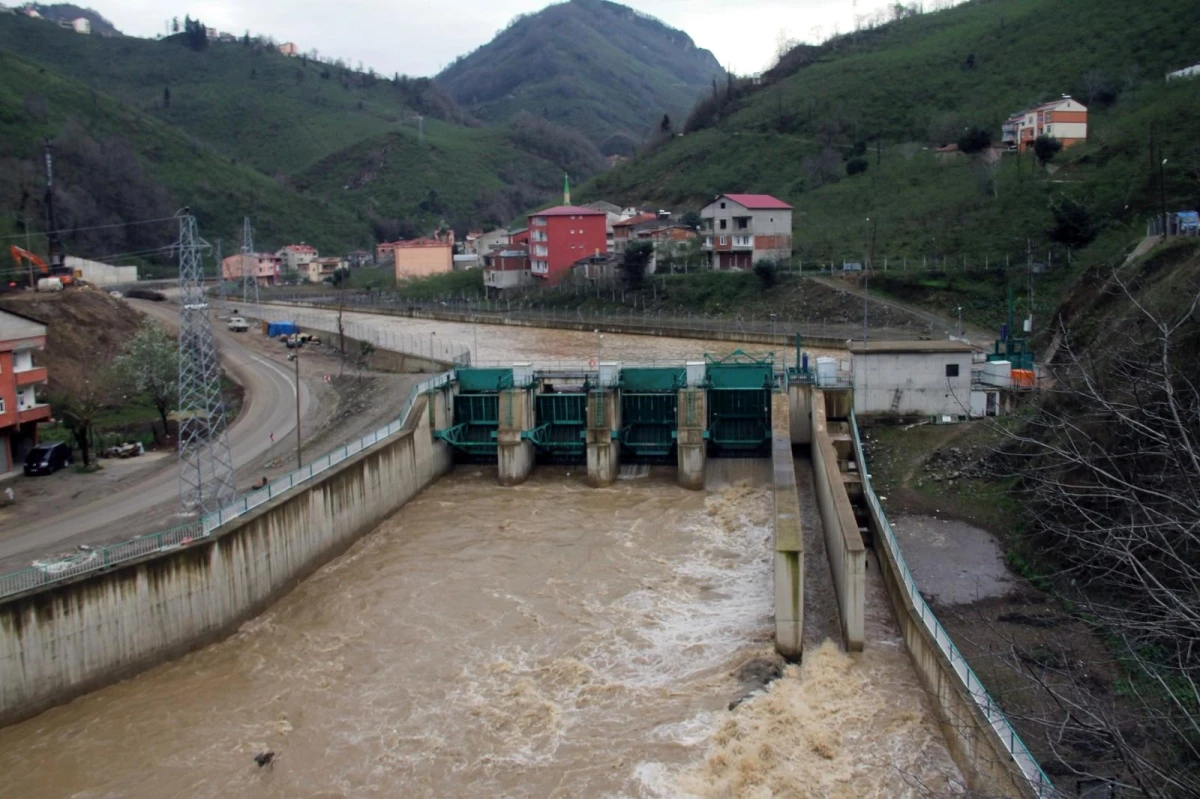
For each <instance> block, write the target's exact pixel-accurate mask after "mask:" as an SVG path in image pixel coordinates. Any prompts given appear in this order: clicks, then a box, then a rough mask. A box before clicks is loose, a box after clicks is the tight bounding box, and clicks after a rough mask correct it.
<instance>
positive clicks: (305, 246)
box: [283, 244, 317, 252]
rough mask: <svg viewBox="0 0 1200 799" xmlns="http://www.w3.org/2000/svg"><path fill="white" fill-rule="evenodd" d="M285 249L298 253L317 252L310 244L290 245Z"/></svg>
mask: <svg viewBox="0 0 1200 799" xmlns="http://www.w3.org/2000/svg"><path fill="white" fill-rule="evenodd" d="M283 249H285V250H294V251H296V252H316V251H317V248H316V247H313V246H312V245H310V244H289V245H287V246H286V247H284V248H283Z"/></svg>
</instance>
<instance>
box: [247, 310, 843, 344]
mask: <svg viewBox="0 0 1200 799" xmlns="http://www.w3.org/2000/svg"><path fill="white" fill-rule="evenodd" d="M263 305H286V306H290V307H293V308H317V309H320V310H322V311H329V310H336V307H331V306H329V305H322V304H319V303H307V302H290V301H281V302H279V303H273V302H264V303H263ZM346 310H347V311H350V312H353V313H365V314H375V315H378V316H403V317H406V318H409V319H434V320H437V321H439V322H461V323H463V324H480V325H507V326H510V327H540V328H553V329H556V330H579V331H582V332H584V333H592V332H594V331H596V330H599V331H600V332H601V333H620V334H624V335H630V336H661V337H665V338H697V339H707V340H709V341H732V342H741V343H749V344H766V345H768V346H771V347H779V348H781V349H780V351H781V352H783V350H784V349H786V348H789V347H793V346H795V343H796V337H795V334H793V333H777V334H775V335H772V334H770V333H756V332H750V331H741V330H713V329H711V328H707V327H703V326H696V327H689V326H677V325H666V324H663V325H658V324H654V323H651V322H629V321H625V322H622V321H619V320H612V321H603V320H597V319H594V318H588V319H584V320H572V319H546V318H544V317H537V318H530V319H524V318H521V317H518V316H504V315H501V314H473V313H462V312H457V311H427V310H421V309H413V308H380V307H374V306H363V305H348V306H346ZM804 344H805V345H806V346H809V347H819V348H822V349H845V348H846V338H845V337H844V336H843V337H840V338H839V337H836V336H808V335H806V336H805V337H804Z"/></svg>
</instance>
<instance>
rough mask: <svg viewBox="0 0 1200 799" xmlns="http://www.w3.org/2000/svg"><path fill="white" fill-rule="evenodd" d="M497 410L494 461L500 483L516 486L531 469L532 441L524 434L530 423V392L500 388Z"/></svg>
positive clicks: (524, 479) (531, 406)
mask: <svg viewBox="0 0 1200 799" xmlns="http://www.w3.org/2000/svg"><path fill="white" fill-rule="evenodd" d="M499 413H500V425H499V427H498V429H497V430H496V462H497V466H499V474H500V485H505V486H514V485H520V484H521V483H523V482H525V481H526V480H527V479H528V478H529V475H530V473H531V472H532V471H533V463H534V450H533V442H532V441H530V440H528V439H527V438H526V437H525V433H526V432H528V431H529V430H530V429H531V428H532V426H533V392H532V391H529V390H527V389H524V388H509V389H505V390H504V391H501V392H500V407H499Z"/></svg>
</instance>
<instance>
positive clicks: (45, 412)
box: [17, 402, 50, 424]
mask: <svg viewBox="0 0 1200 799" xmlns="http://www.w3.org/2000/svg"><path fill="white" fill-rule="evenodd" d="M49 418H50V406H49V405H47V404H46V403H44V402H43V403H41V404H39V405H31V406H29V407H28V408H23V409H20V410H18V411H17V422H18V423H20V424H28V423H29V422H44V421H46V420H47V419H49Z"/></svg>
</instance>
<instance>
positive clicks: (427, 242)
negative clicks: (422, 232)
mask: <svg viewBox="0 0 1200 799" xmlns="http://www.w3.org/2000/svg"><path fill="white" fill-rule="evenodd" d="M391 246H392V247H393V248H395V249H397V250H401V249H409V248H412V247H452V246H453V244H452V243H451V242H449V241H446V240H445V239H430V238H420V239H412V240H410V241H395V242H392V245H391Z"/></svg>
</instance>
